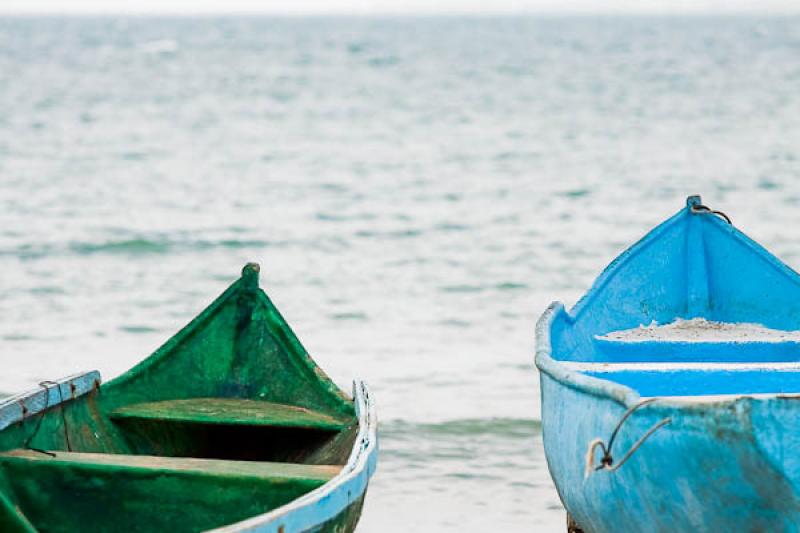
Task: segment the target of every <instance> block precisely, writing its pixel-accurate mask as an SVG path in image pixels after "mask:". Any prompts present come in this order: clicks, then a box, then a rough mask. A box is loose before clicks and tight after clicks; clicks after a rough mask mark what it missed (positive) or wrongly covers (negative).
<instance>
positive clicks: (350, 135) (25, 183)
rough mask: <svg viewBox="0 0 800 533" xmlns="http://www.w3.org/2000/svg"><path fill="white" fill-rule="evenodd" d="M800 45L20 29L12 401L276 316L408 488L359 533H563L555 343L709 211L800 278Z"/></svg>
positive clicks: (668, 37)
mask: <svg viewBox="0 0 800 533" xmlns="http://www.w3.org/2000/svg"><path fill="white" fill-rule="evenodd" d="M799 149H800V19H778V18H774V19H755V18H730V19H718V18H689V19H680V18H668V19H655V18H650V19H647V18H624V17H621V18H572V19H569V18H566V19H564V18H540V19H536V18H498V19H488V18H487V19H456V18H431V19H414V18H406V19H398V20H389V19H383V20H382V19H346V18H329V19H328V18H317V19H211V18H209V19H196V20H192V19H172V20H170V19H147V18H138V19H111V18H94V19H54V18H53V19H0V354H2V355H1V356H0V357H2V368H3V371H2V374H0V391H3V392H6V393H8V392H13V391H18V390H22V389H26V388H30V387H32V386H35V384H36V383H37V382H38V381H40V380H43V379H51V378H56V377H59V376H63V375H66V374H69V373H71V372H75V371H78V370H84V369H91V368H98V369H99V370H100V371H101V372H102V373H103V375H104V376H105V378H106V379H108V378H110V377H112V376H114V375H116V374H118V373H120V372H122V371H123V370H125V369H127V368H128V367H130V366H131V365H132V364H134V363H135V362H137V361H139V360H140V359H142V358H143V357H144V356H145V355H147V354H148V353H150V352H151V351H152V350H153V349H155V348H156V347H157V346H158V345H159V344H161V343H162V342H163V341H165V340H166V339H167V338H168V337H169V336H170V335H171V334H173V333H174V332H176V331H177V330H178V329H179V328H180V327H181V326H183V325H184V324H185V323H186V322H187V321H188V320H189V319H191V318H192V317H193V316H194V315H195V314H197V313H198V312H199V311H200V310H201V309H202V308H203V307H204V306H205V305H206V304H208V303H209V302H210V301H211V300H212V299H213V298H214V297H216V296H217V295H218V294H219V293H220V292H221V291H222V290H223V289H224V288H225V287H226V286H227V284H228V283H230V282H231V281H233V280H234V279H235V278H236V277H237V276H238V273H239V270H240V268H241V267H242V265H243V264H244V263H245V262H247V261H251V260H255V261H258V262H260V263H261V265H262V279H263V281H262V284H263V286H264V287H265V289H266V290H267V291H268V293H269V294H270V296H271V297H272V298H273V300H274V301H275V303H276V304H277V305H278V306H279V308H280V309H281V310H282V312H283V313H284V315H285V316H286V317H287V319H288V320H289V322H290V323H291V324H292V325H293V326H294V328H295V331H296V332H297V334H298V335H299V337H300V338H301V339H302V340H303V342H304V343H305V345H306V347H307V348H308V349H309V351H310V352H311V353H312V354H313V356H314V357H315V358H316V360H317V361H318V362H319V364H320V365H321V366H322V367H323V368H324V369H325V370H326V371H328V372H329V374H330V375H331V376H332V377H333V378H334V379H335V380H336V381H337V382H338V383H339V384H341V386H342V387H345V388H348V389H349V386H350V379H351V378H352V377H354V376H359V377H362V378H364V379H366V380H367V381H368V382H369V384H370V385H371V388H372V391H373V395H374V397H375V398H376V400H377V404H378V408H379V416H380V423H381V427H380V431H381V448H382V449H381V456H380V461H379V470H378V473H377V475H376V477H375V478H374V480H373V483H372V485H371V487H370V491H369V497H368V499H367V505H366V508H365V512H364V515H363V520H362V525H361V528H360V531H364V532H405V531H437V532H439V531H441V532H447V531H459V532H464V531H469V532H472V531H475V532H478V531H480V532H485V531H501V530H503V531H562V530H563V522H564V516H563V514H564V513H563V510H562V508H561V506H560V503H559V500H558V496H557V494H556V492H555V489H554V488H553V486H552V483H551V481H550V479H549V476H548V473H547V466H546V463H545V459H544V454H543V450H542V445H541V438H540V427H539V423H538V419H539V397H538V395H539V391H538V378H537V375H536V372H535V370H534V366H533V330H534V323H535V320H536V318H537V317H538V315H539V313H540V312H541V311H542V310H543V309H544V307H545V306H546V305H547V304H548V303H549V302H550V301H551V300H553V299H560V300H563V301H565V302H566V303H568V304H571V303H573V302H574V301H575V300H576V299H577V297H579V295H580V294H581V293H582V292H583V291H585V290H586V289H587V288H588V286H589V285H590V283H591V281H592V280H593V278H594V276H596V275H597V274H598V273H599V272H600V270H601V269H602V268H603V267H604V266H605V264H606V263H608V262H609V261H610V260H611V259H612V258H613V257H614V256H615V255H616V254H617V253H619V252H620V251H621V250H622V249H623V248H624V247H625V246H626V245H628V244H630V243H632V242H633V241H634V240H635V239H637V238H639V237H640V236H641V235H642V234H644V233H645V232H646V231H647V230H648V229H649V228H650V227H651V226H652V225H654V224H656V223H657V222H659V221H660V220H661V219H663V218H665V217H667V216H669V215H670V214H672V213H673V212H674V211H676V210H678V209H679V208H680V207H681V206H682V205H683V202H684V199H685V197H686V196H687V195H688V194H690V193H702V194H703V195H704V199H705V201H706V203H708V204H709V205H711V206H712V207H714V208H717V209H722V210H724V211H726V212H728V214H729V215H730V216H731V217H732V218H733V220H734V223H735V224H736V225H737V226H739V227H740V228H742V229H744V230H745V231H747V232H749V233H750V234H751V236H753V237H755V238H756V239H758V240H760V241H761V242H763V243H764V244H766V245H767V246H768V247H770V248H771V249H773V250H774V251H776V252H777V253H778V254H779V255H780V256H781V257H782V258H783V259H785V260H786V261H787V262H788V263H789V264H791V265H794V266H795V267H797V266H800V231H798V228H800V182H798V178H800V164H799V161H798V157H800V154H799V153H798V150H799Z"/></svg>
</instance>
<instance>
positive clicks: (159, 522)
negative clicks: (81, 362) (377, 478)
mask: <svg viewBox="0 0 800 533" xmlns="http://www.w3.org/2000/svg"><path fill="white" fill-rule="evenodd" d="M93 376H94V377H93ZM87 379H90V380H91V381H90V382H88V384H87ZM13 409H18V410H19V415H18V416H17V418H12V419H10V420H5V424H4V426H5V427H4V429H2V430H0V531H9V532H15V531H24V532H34V531H40V532H72V531H84V532H92V531H98V532H99V531H115V530H122V529H124V530H127V531H164V530H170V531H172V532H182V531H187V532H188V531H203V530H208V529H214V528H218V527H221V526H224V525H227V524H231V523H235V522H238V521H241V520H243V519H246V518H249V517H252V516H256V515H260V514H263V513H266V512H269V511H271V510H273V509H275V508H277V507H280V506H282V505H284V504H286V503H288V502H291V501H292V500H294V499H296V498H298V497H300V496H302V495H303V494H305V493H308V492H309V491H312V490H314V489H316V488H318V487H320V486H322V485H323V484H325V483H326V482H328V481H330V480H331V479H332V478H333V477H335V476H336V475H337V474H338V473H339V472H340V471H341V469H342V467H343V465H344V464H345V463H346V462H347V459H348V457H349V455H350V453H351V450H352V447H353V443H354V441H355V438H356V435H357V432H358V422H357V418H356V416H355V412H354V408H353V402H352V400H351V399H350V398H348V397H347V396H346V395H345V394H344V393H342V392H341V390H340V389H339V388H338V387H337V386H336V385H335V384H334V383H333V382H332V381H331V380H330V379H329V378H328V377H327V376H325V374H324V373H322V371H321V370H320V369H319V368H318V367H317V366H316V365H315V364H314V362H313V361H312V360H311V358H310V357H309V356H308V354H307V353H306V352H305V350H304V349H303V347H302V346H301V344H300V343H299V341H298V340H297V338H296V337H295V336H294V334H293V333H292V331H291V330H290V328H289V326H288V325H287V324H286V322H285V321H284V319H283V318H282V317H281V316H280V314H279V313H278V311H277V309H276V308H275V307H274V305H273V304H272V303H271V302H270V300H269V299H268V298H267V296H266V294H264V293H263V292H262V291H261V290H260V289H259V288H258V267H257V265H248V266H247V267H245V270H244V271H243V275H242V278H241V279H239V280H238V281H237V282H235V283H234V284H233V285H232V286H231V287H230V288H229V289H228V290H227V291H226V292H225V293H223V294H222V296H220V297H219V298H218V299H217V300H216V301H215V302H214V303H213V304H211V306H209V307H208V308H207V309H206V310H204V311H203V312H202V313H201V314H200V315H199V316H198V317H197V318H195V319H194V320H193V321H192V322H191V323H190V324H189V325H188V326H187V327H186V328H184V329H183V330H181V331H180V332H179V333H178V334H177V335H175V336H174V337H173V338H172V339H170V340H169V341H168V342H167V343H166V344H165V345H164V346H162V347H161V348H160V349H159V350H157V351H156V352H155V353H154V354H153V355H152V356H150V357H149V358H148V359H146V360H145V361H143V362H142V363H140V364H139V365H138V366H136V367H134V368H133V369H132V370H130V371H128V372H127V373H125V374H123V375H122V376H120V377H118V378H116V379H114V380H112V381H110V382H109V383H106V384H103V385H100V383H99V376H98V374H96V373H89V374H86V375H82V376H78V377H76V378H74V379H72V380H65V381H62V382H59V383H54V382H47V383H43V384H42V389H41V391H39V392H38V394H31V395H28V396H19V397H16V398H12V399H10V400H6V401H5V402H4V403H3V404H2V407H0V413H5V418H6V419H8V418H9V416H11V415H9V413H11V412H12V411H13ZM12 414H13V413H12ZM2 422H3V417H2V416H0V423H2ZM0 427H1V426H0ZM87 517H91V519H87Z"/></svg>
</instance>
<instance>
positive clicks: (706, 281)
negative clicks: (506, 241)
mask: <svg viewBox="0 0 800 533" xmlns="http://www.w3.org/2000/svg"><path fill="white" fill-rule="evenodd" d="M699 204H700V199H699V197H692V198H690V199H689V201H688V202H687V207H686V208H685V209H683V210H681V211H680V212H679V213H677V214H676V215H675V216H673V217H672V218H670V219H668V220H667V221H666V222H664V223H662V224H661V225H659V226H658V227H656V228H655V229H654V230H653V231H651V232H650V233H649V234H648V235H647V236H645V238H643V239H642V240H641V241H639V242H638V243H636V244H635V245H634V246H633V247H631V248H630V249H628V250H627V251H626V252H624V253H623V254H622V255H620V257H618V258H617V259H616V260H615V261H614V262H613V263H612V264H611V265H610V266H609V267H608V268H607V269H606V270H605V271H604V272H603V274H602V275H601V276H600V277H599V278H598V279H597V281H596V282H595V284H594V286H593V287H592V288H591V290H590V291H589V292H588V293H587V294H586V296H584V298H583V299H581V301H580V302H578V304H577V305H576V306H575V307H574V308H573V309H572V310H571V311H570V312H567V311H566V310H565V309H564V307H563V306H562V305H561V304H558V303H555V304H553V305H551V306H550V307H549V308H548V309H547V311H546V312H545V313H544V315H543V316H542V317H541V319H540V320H539V324H538V326H537V348H536V363H537V366H538V367H539V369H540V371H541V392H542V425H543V434H544V444H545V452H546V455H547V461H548V466H549V468H550V472H551V475H552V477H553V479H554V481H555V483H556V486H557V488H558V491H559V494H560V496H561V499H562V501H563V503H564V506H565V507H566V509H567V511H568V512H569V513H570V514H571V515H572V517H573V518H574V520H575V521H576V522H577V524H578V525H579V526H581V527H582V528H584V529H585V530H586V531H591V532H600V533H602V532H625V531H800V453H798V450H800V364H796V363H797V362H800V353H798V350H797V349H796V346H794V345H793V343H791V342H789V343H747V342H727V343H709V344H708V345H700V344H698V345H694V346H686V345H680V343H672V344H671V345H670V343H651V342H648V343H644V344H638V345H636V346H633V345H632V344H633V343H630V345H625V343H623V342H617V343H614V342H606V343H604V342H603V341H602V340H600V339H598V337H599V336H603V335H606V334H608V333H610V332H613V331H619V330H624V329H629V328H633V327H637V326H639V325H642V324H650V323H651V322H653V321H655V322H656V323H658V324H666V323H669V322H672V321H673V320H675V319H676V318H684V319H689V318H696V317H703V318H706V319H708V320H713V321H718V322H732V323H742V322H748V323H758V324H762V325H764V326H767V327H769V328H773V329H780V330H797V329H800V276H798V274H796V273H795V272H794V271H793V270H791V269H790V268H788V267H787V266H786V265H784V264H783V263H781V262H780V261H778V260H777V259H776V258H775V257H774V256H772V255H771V254H769V253H768V252H767V251H766V250H764V249H763V248H762V247H761V246H759V245H758V244H757V243H755V242H754V241H752V240H751V239H749V238H748V237H746V236H745V235H744V234H743V233H741V232H740V231H738V230H737V229H736V228H734V227H733V226H731V225H729V224H727V223H726V222H725V221H723V220H722V219H720V218H718V217H717V216H715V215H713V214H711V213H708V212H698V211H695V209H693V206H696V205H699ZM648 344H649V346H648ZM659 344H661V345H659ZM646 397H657V398H658V399H657V400H656V401H655V402H653V403H650V404H647V405H645V406H643V407H641V408H640V409H638V410H637V411H635V412H634V413H633V414H632V415H631V416H630V417H629V418H628V419H627V420H626V421H625V423H624V425H623V426H622V427H621V430H620V432H619V434H618V436H617V439H616V441H615V442H614V446H613V450H612V454H611V455H612V456H613V457H614V458H615V459H617V460H618V459H620V458H621V457H622V456H623V455H624V454H625V452H626V451H627V450H628V449H629V448H630V447H631V446H632V445H633V444H634V443H635V442H636V441H637V440H638V439H639V438H640V437H641V436H642V435H644V434H645V433H646V432H647V431H648V430H649V429H650V428H651V427H653V426H654V425H655V424H657V423H658V422H660V421H662V420H665V419H668V420H669V424H668V425H666V426H664V427H662V428H661V429H659V430H658V431H656V432H655V433H654V434H653V435H652V436H651V437H650V438H649V439H647V440H646V441H645V442H644V443H643V444H642V445H641V447H640V448H639V449H638V450H637V451H636V452H635V453H634V454H633V455H632V456H631V458H630V459H629V460H628V462H626V463H625V464H623V465H622V466H621V467H620V468H619V469H617V470H614V471H612V470H609V469H601V470H589V471H588V472H589V473H588V474H587V469H586V466H587V463H589V464H591V465H592V466H594V467H596V466H598V465H599V464H600V455H601V454H600V452H597V453H596V455H594V456H589V457H587V456H588V451H589V447H590V444H591V443H592V442H593V441H595V439H602V440H603V441H604V442H605V443H607V442H608V439H609V437H610V435H611V433H612V432H613V430H614V428H615V427H616V426H617V424H618V423H619V421H620V419H621V417H622V416H623V414H624V413H625V412H626V411H627V410H628V409H630V408H632V407H634V406H636V405H638V404H640V402H641V401H642V400H643V399H644V398H646Z"/></svg>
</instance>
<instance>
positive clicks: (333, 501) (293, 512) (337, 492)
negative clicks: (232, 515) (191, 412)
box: [210, 380, 378, 533]
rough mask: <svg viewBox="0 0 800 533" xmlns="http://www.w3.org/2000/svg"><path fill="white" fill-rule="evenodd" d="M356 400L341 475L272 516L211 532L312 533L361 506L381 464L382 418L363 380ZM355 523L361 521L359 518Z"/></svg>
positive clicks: (355, 390) (357, 383)
mask: <svg viewBox="0 0 800 533" xmlns="http://www.w3.org/2000/svg"><path fill="white" fill-rule="evenodd" d="M353 399H354V402H355V409H356V416H357V417H358V434H357V435H356V439H355V441H354V442H353V448H352V451H351V452H350V457H349V458H348V460H347V463H346V464H345V465H344V467H342V470H341V471H340V472H339V474H338V475H336V476H335V477H334V478H333V479H331V480H330V481H328V482H327V483H325V484H324V485H322V486H321V487H319V488H317V489H315V490H313V491H311V492H308V493H307V494H305V495H303V496H301V497H300V498H297V499H296V500H293V501H292V502H290V503H287V504H286V505H283V506H281V507H278V508H277V509H273V510H272V511H270V512H268V513H265V514H263V515H259V516H254V517H251V518H248V519H246V520H243V521H241V522H237V523H235V524H230V525H227V526H223V527H221V528H217V529H213V530H210V531H212V532H213V533H244V532H247V533H256V532H258V533H288V532H295V531H296V532H302V531H309V530H313V529H314V528H315V527H318V526H320V525H322V524H325V523H327V522H330V521H332V520H335V519H337V517H339V516H341V515H342V514H343V513H345V512H346V511H347V510H348V508H350V507H351V506H353V505H359V506H360V504H361V502H362V501H363V498H364V495H365V492H366V490H367V485H368V483H369V479H370V477H371V476H372V474H373V473H374V471H375V468H376V465H377V459H378V433H377V428H378V418H377V414H376V412H375V404H374V403H373V402H372V399H371V398H370V395H369V389H368V388H367V385H366V383H364V382H363V381H359V380H356V381H354V382H353ZM354 520H357V516H356V518H354ZM352 526H353V527H354V526H355V524H352Z"/></svg>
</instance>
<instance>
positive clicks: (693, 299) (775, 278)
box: [549, 197, 800, 397]
mask: <svg viewBox="0 0 800 533" xmlns="http://www.w3.org/2000/svg"><path fill="white" fill-rule="evenodd" d="M697 206H701V204H700V199H699V197H690V198H689V199H688V201H687V207H686V208H685V209H683V210H681V211H680V212H679V213H678V214H676V215H675V216H674V217H672V218H671V219H669V220H667V221H666V222H664V223H663V224H661V225H660V226H658V227H657V228H655V229H654V230H653V231H652V232H650V233H649V234H648V235H647V236H645V237H644V238H643V239H642V240H641V241H639V242H638V243H636V244H635V245H634V246H632V247H631V248H630V249H628V250H627V251H625V252H624V253H623V254H622V255H620V256H619V257H618V258H617V259H616V260H615V261H614V262H613V263H611V265H609V267H608V268H607V269H606V270H605V271H604V272H603V274H602V275H601V276H600V277H599V278H598V279H597V281H596V282H595V284H594V285H593V287H592V289H591V290H590V291H589V292H588V293H587V294H586V296H584V298H583V299H582V300H581V301H579V302H578V304H577V305H576V306H575V307H574V308H573V309H572V310H571V311H570V312H569V313H568V312H566V311H565V310H564V309H563V308H561V309H560V310H559V311H558V312H557V313H556V314H555V315H554V318H553V320H552V323H551V325H550V330H549V334H550V339H551V345H552V358H553V359H555V360H557V361H559V362H560V363H561V364H562V365H563V366H564V367H566V368H569V369H572V370H574V371H576V372H580V373H582V374H584V375H588V376H591V377H594V378H599V379H604V380H608V381H612V382H615V383H619V384H621V385H624V386H627V387H630V388H632V389H634V390H635V391H637V392H638V393H639V395H640V396H642V397H653V396H659V397H664V396H669V397H698V396H727V395H759V394H800V331H798V330H800V276H798V274H797V273H796V272H794V271H793V270H792V269H790V268H789V267H787V266H786V265H785V264H783V263H782V262H780V261H779V260H778V259H777V258H775V257H774V256H773V255H771V254H770V253H769V252H767V251H766V250H765V249H764V248H762V247H761V246H760V245H758V244H757V243H755V242H754V241H752V240H751V239H749V238H748V237H747V236H746V235H744V234H743V233H742V232H740V231H739V230H737V229H736V228H735V227H733V226H732V225H731V224H729V223H728V222H727V221H726V220H724V219H723V218H720V217H718V216H716V215H715V214H714V213H712V212H710V211H709V210H707V208H703V209H700V208H698V207H697ZM701 207H702V206H701Z"/></svg>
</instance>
